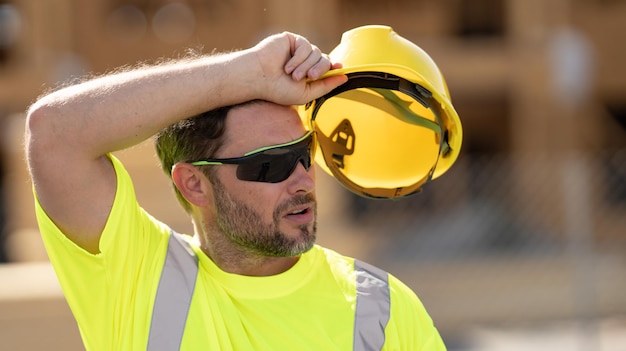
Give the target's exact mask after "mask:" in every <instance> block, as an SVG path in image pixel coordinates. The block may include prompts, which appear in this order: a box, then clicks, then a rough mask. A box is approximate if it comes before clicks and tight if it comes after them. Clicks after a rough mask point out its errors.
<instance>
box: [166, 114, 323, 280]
mask: <svg viewBox="0 0 626 351" xmlns="http://www.w3.org/2000/svg"><path fill="white" fill-rule="evenodd" d="M305 132H306V131H305V129H304V127H303V126H302V123H301V120H300V117H299V116H298V114H297V113H296V111H295V110H294V109H293V108H291V107H287V106H282V105H276V104H273V103H260V104H253V105H245V106H244V107H239V108H235V109H233V110H231V111H230V113H229V115H228V118H227V123H226V138H225V139H226V142H225V145H224V147H223V148H222V149H221V150H220V152H219V153H218V155H217V157H219V158H223V157H238V156H241V155H243V154H245V153H246V152H248V151H251V150H255V149H257V148H259V147H262V146H267V145H276V144H282V143H285V142H288V141H292V140H295V139H298V138H299V137H301V136H302V135H304V133H305ZM235 173H236V166H234V165H224V166H218V169H217V178H218V180H219V183H220V185H213V184H211V182H210V181H209V180H208V179H207V178H206V176H205V175H204V173H203V172H201V171H200V170H199V169H198V168H197V167H195V166H192V165H189V164H186V163H179V164H177V165H175V167H174V169H173V171H172V178H173V180H174V182H175V184H176V186H177V187H178V189H179V190H180V191H181V193H182V194H183V195H184V196H185V198H186V199H187V200H188V201H189V202H190V203H191V204H192V205H193V207H192V208H193V209H192V214H191V216H192V219H193V222H194V228H195V232H196V233H197V235H198V238H199V240H200V244H201V248H202V250H203V251H204V252H205V253H207V255H208V256H209V257H211V258H212V259H213V261H214V262H216V263H217V264H218V266H220V267H221V268H222V269H223V270H225V271H227V272H230V273H238V274H245V275H257V276H258V275H270V274H276V273H279V272H283V271H285V270H287V269H289V268H290V267H291V266H293V264H295V262H296V261H297V259H298V255H299V254H301V253H303V252H304V251H306V250H308V249H309V248H310V247H311V246H312V245H313V243H314V241H315V228H314V227H315V171H314V167H311V168H309V170H306V169H305V168H304V166H303V165H302V164H300V163H299V164H298V166H297V167H296V169H295V171H294V172H293V173H292V174H291V175H290V176H289V178H288V179H286V180H284V181H282V182H280V183H261V182H249V181H241V180H239V179H237V177H236V174H235ZM216 188H221V189H222V191H221V192H220V191H219V190H217V189H216ZM220 194H221V195H220ZM224 197H226V198H224ZM224 202H227V204H224ZM219 204H222V206H219ZM224 205H231V207H232V206H238V207H239V211H234V212H233V213H227V211H225V210H224ZM220 207H221V208H220ZM242 207H243V208H244V209H245V211H244V212H243V213H242V212H241V211H242ZM246 211H247V212H246ZM226 218H228V219H230V222H231V223H227V224H224V223H223V222H224V219H226ZM220 220H222V221H220ZM225 227H226V228H225ZM232 227H235V228H232ZM229 229H230V230H229ZM232 229H235V231H239V232H238V233H231V232H232V231H233V230H232ZM275 234H276V235H277V236H278V239H280V240H278V242H277V243H276V245H274V246H273V247H263V246H262V244H265V243H268V242H271V241H270V240H269V239H271V238H273V237H274V236H275ZM242 241H244V242H242ZM255 241H256V243H255Z"/></svg>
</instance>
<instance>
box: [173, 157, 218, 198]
mask: <svg viewBox="0 0 626 351" xmlns="http://www.w3.org/2000/svg"><path fill="white" fill-rule="evenodd" d="M172 181H174V184H175V185H176V188H178V191H180V193H181V194H182V195H183V197H184V198H185V199H186V200H187V201H189V203H191V204H192V205H195V206H198V207H205V206H207V205H209V204H210V203H211V201H212V199H213V188H212V187H211V183H210V182H209V180H208V179H207V177H206V176H205V175H204V173H202V172H201V171H200V170H199V169H198V168H197V167H195V166H193V165H190V164H188V163H184V162H180V163H177V164H175V165H174V167H173V168H172Z"/></svg>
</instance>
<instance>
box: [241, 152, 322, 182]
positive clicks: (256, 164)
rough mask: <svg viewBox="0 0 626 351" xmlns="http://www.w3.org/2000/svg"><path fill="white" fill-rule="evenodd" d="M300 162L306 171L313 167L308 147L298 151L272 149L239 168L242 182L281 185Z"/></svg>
mask: <svg viewBox="0 0 626 351" xmlns="http://www.w3.org/2000/svg"><path fill="white" fill-rule="evenodd" d="M298 162H303V165H304V166H305V168H306V169H309V167H310V166H311V155H310V153H309V148H308V147H299V148H297V149H270V150H266V151H264V152H263V153H260V154H258V155H255V157H254V159H250V160H249V162H246V163H242V164H240V165H239V166H238V167H237V178H239V179H240V180H246V181H253V182H266V183H279V182H282V181H283V180H285V179H287V178H289V176H290V175H291V173H293V171H294V170H295V169H296V166H297V165H298Z"/></svg>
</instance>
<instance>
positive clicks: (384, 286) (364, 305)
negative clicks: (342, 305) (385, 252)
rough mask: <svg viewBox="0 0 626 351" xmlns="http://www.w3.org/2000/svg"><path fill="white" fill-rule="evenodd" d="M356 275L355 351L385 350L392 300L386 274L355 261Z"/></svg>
mask: <svg viewBox="0 0 626 351" xmlns="http://www.w3.org/2000/svg"><path fill="white" fill-rule="evenodd" d="M354 273H355V275H356V310H355V312H354V313H355V316H354V340H353V349H354V350H356V351H374V350H382V348H383V345H384V344H385V327H386V326H387V323H388V322H389V311H390V306H391V305H390V298H389V278H388V274H387V272H385V271H383V270H382V269H380V268H377V267H374V266H372V265H370V264H367V263H365V262H362V261H359V260H354Z"/></svg>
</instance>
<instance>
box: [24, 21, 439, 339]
mask: <svg viewBox="0 0 626 351" xmlns="http://www.w3.org/2000/svg"><path fill="white" fill-rule="evenodd" d="M338 67H340V63H334V64H331V62H330V61H329V59H328V56H327V55H325V54H322V53H321V52H320V50H319V49H318V48H317V47H316V46H314V45H312V44H310V43H309V42H308V41H307V40H306V39H305V38H303V37H301V36H298V35H295V34H291V33H282V34H277V35H273V36H270V37H268V38H267V39H265V40H263V41H261V42H260V43H259V44H257V45H256V46H254V47H252V48H250V49H247V50H242V51H238V52H233V53H230V54H223V55H216V56H210V57H198V58H194V59H187V60H184V61H179V62H173V63H169V64H163V65H159V66H154V67H148V68H140V69H136V70H131V71H126V72H121V73H116V74H112V75H108V76H104V77H100V78H97V79H93V80H90V81H87V82H84V83H82V84H78V85H75V86H70V87H66V88H64V89H61V90H59V91H56V92H53V93H51V94H49V95H47V96H45V97H43V98H41V99H40V100H39V101H37V102H36V103H35V104H33V106H32V107H31V108H30V110H29V114H28V119H27V133H26V140H27V142H26V149H27V150H26V151H27V158H28V164H29V167H30V172H31V175H32V179H33V184H34V191H35V196H36V207H37V217H38V221H39V226H40V228H41V232H42V236H43V239H44V243H45V245H46V248H47V250H48V253H49V256H50V260H51V262H52V263H53V265H54V267H55V270H56V272H57V276H58V278H59V281H60V283H61V286H62V287H63V289H64V293H65V295H66V297H67V300H68V303H69V305H70V307H71V309H72V312H73V313H74V315H75V317H76V320H77V322H78V325H79V328H80V331H81V336H82V338H83V341H84V343H85V346H86V348H87V349H88V350H144V349H149V350H172V349H184V350H195V349H208V350H335V349H336V350H351V349H356V350H361V349H363V350H365V349H368V350H369V349H385V350H441V349H444V346H443V343H442V341H441V338H440V336H439V334H438V333H437V330H436V329H435V328H434V326H433V324H432V321H431V319H430V317H429V316H428V314H427V313H426V311H425V310H424V308H423V306H422V305H421V303H420V301H419V300H418V298H417V297H416V296H415V294H414V293H413V292H412V291H410V289H408V288H407V287H406V286H405V285H404V284H402V283H401V282H399V281H398V280H397V279H396V278H394V277H393V276H390V275H387V274H386V273H384V272H382V271H381V270H379V269H377V268H375V267H371V266H369V265H367V264H365V263H362V262H360V261H358V260H353V259H351V258H348V257H344V256H341V255H339V254H337V253H335V252H333V251H331V250H328V249H325V248H321V247H319V246H316V245H314V240H315V218H316V205H315V204H316V203H315V175H314V169H313V167H310V166H311V162H312V160H311V158H312V155H311V153H312V150H313V149H314V147H313V145H314V143H315V140H314V138H315V135H314V134H312V133H308V132H307V131H306V130H305V128H304V127H303V126H302V123H301V121H300V119H299V117H298V115H297V113H296V111H295V109H294V108H292V107H290V106H291V105H297V104H304V103H306V102H308V101H311V100H313V99H315V98H317V97H319V96H321V95H323V94H325V93H327V92H329V91H330V90H332V89H333V88H335V87H337V86H339V85H340V84H342V83H344V82H345V81H346V77H345V76H343V75H337V76H333V77H328V78H325V79H320V77H321V76H322V75H323V74H324V73H325V72H327V71H328V70H329V69H333V68H338ZM207 111H208V112H207ZM190 117H191V118H190ZM158 132H160V133H159V136H158V138H157V149H158V153H159V156H160V157H161V160H162V162H163V167H164V169H165V170H166V173H168V174H169V175H171V178H172V181H173V183H174V184H175V188H176V192H177V195H178V197H179V200H180V201H181V203H182V204H183V206H184V208H185V209H186V211H187V212H188V213H189V215H190V217H191V220H192V222H193V226H194V235H193V239H192V238H190V237H188V236H183V235H179V234H176V233H173V232H172V231H171V229H169V228H168V227H167V226H166V225H165V224H163V223H161V222H159V221H158V220H156V219H154V218H152V217H151V216H150V215H149V214H147V213H146V212H145V211H144V210H143V209H142V208H141V207H140V206H139V204H138V203H137V200H136V198H135V194H134V191H133V188H132V183H131V181H130V178H129V176H128V174H127V172H126V171H125V170H124V167H123V166H122V164H121V163H120V162H119V161H118V160H117V159H116V158H115V157H114V156H112V155H111V152H114V151H116V150H120V149H123V148H126V147H130V146H132V145H135V144H137V143H139V142H141V141H143V140H145V139H147V138H149V137H151V136H152V135H154V134H155V133H158ZM383 345H384V347H383Z"/></svg>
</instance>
